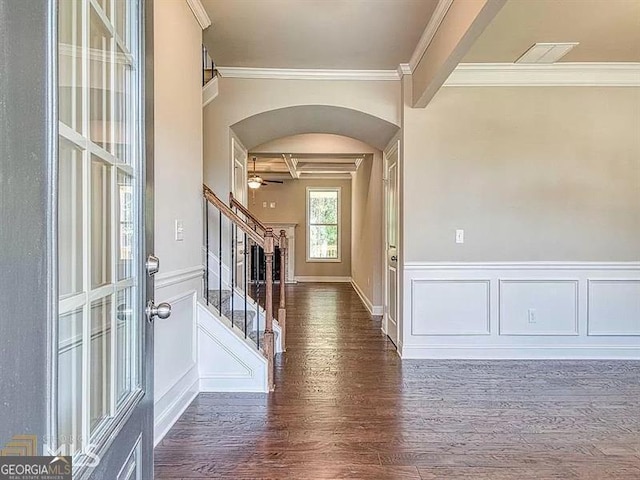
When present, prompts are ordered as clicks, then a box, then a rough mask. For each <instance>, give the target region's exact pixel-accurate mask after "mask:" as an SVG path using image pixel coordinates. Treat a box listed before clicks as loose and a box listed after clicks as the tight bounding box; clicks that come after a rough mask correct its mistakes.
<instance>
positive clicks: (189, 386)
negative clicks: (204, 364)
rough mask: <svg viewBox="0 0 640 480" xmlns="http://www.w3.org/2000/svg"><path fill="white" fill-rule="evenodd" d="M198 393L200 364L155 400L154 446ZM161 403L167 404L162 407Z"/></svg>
mask: <svg viewBox="0 0 640 480" xmlns="http://www.w3.org/2000/svg"><path fill="white" fill-rule="evenodd" d="M198 393H199V377H198V366H197V365H195V366H193V367H191V368H190V369H189V371H188V372H186V374H185V375H183V376H182V378H181V379H180V380H178V382H177V383H176V384H175V385H174V386H173V387H172V388H171V389H170V390H169V391H168V392H167V393H166V394H164V395H163V396H162V397H161V398H159V399H157V400H156V401H155V405H154V406H155V408H156V413H155V421H154V440H153V444H154V446H156V445H158V443H160V442H161V441H162V439H163V438H164V437H165V435H166V434H167V432H168V431H169V430H171V427H173V425H174V424H175V423H176V421H177V420H178V419H179V418H180V416H181V415H182V414H183V413H184V411H185V410H186V409H187V407H188V406H189V405H190V404H191V402H192V401H193V400H194V399H195V398H196V397H197V396H198ZM161 405H166V406H165V407H164V408H162V407H161Z"/></svg>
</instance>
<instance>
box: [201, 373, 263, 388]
mask: <svg viewBox="0 0 640 480" xmlns="http://www.w3.org/2000/svg"><path fill="white" fill-rule="evenodd" d="M199 387H200V391H201V392H231V393H234V392H238V393H265V387H264V386H261V385H256V383H255V380H254V379H253V378H252V377H250V376H248V375H237V376H236V375H224V374H218V375H202V376H200V382H199Z"/></svg>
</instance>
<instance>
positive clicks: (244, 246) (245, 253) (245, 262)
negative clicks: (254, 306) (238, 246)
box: [242, 233, 248, 338]
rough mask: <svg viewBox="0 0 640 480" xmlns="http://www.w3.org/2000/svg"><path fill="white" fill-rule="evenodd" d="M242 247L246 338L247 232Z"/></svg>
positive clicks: (245, 329)
mask: <svg viewBox="0 0 640 480" xmlns="http://www.w3.org/2000/svg"><path fill="white" fill-rule="evenodd" d="M242 249H243V256H244V257H243V260H242V266H243V267H244V275H243V283H244V285H243V288H242V289H243V290H244V338H247V287H248V282H247V261H248V259H247V234H246V233H245V234H244V241H243V243H242Z"/></svg>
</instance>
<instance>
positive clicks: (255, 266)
mask: <svg viewBox="0 0 640 480" xmlns="http://www.w3.org/2000/svg"><path fill="white" fill-rule="evenodd" d="M259 248H260V247H259V246H258V244H256V245H255V248H254V255H253V259H254V264H253V268H252V270H253V271H254V279H253V281H254V289H255V292H256V298H255V302H256V317H257V322H256V345H257V347H258V348H260V279H259V277H260V252H259V251H258V249H259Z"/></svg>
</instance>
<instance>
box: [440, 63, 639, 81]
mask: <svg viewBox="0 0 640 480" xmlns="http://www.w3.org/2000/svg"><path fill="white" fill-rule="evenodd" d="M444 86H445V87H538V86H540V87H542V86H547V87H561V86H568V87H569V86H574V87H575V86H582V87H639V86H640V63H568V62H565V63H553V64H550V65H544V64H521V63H519V64H515V63H461V64H459V65H458V66H457V67H456V69H455V70H454V71H453V73H452V74H451V75H450V76H449V78H448V79H447V81H446V82H445V83H444Z"/></svg>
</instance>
